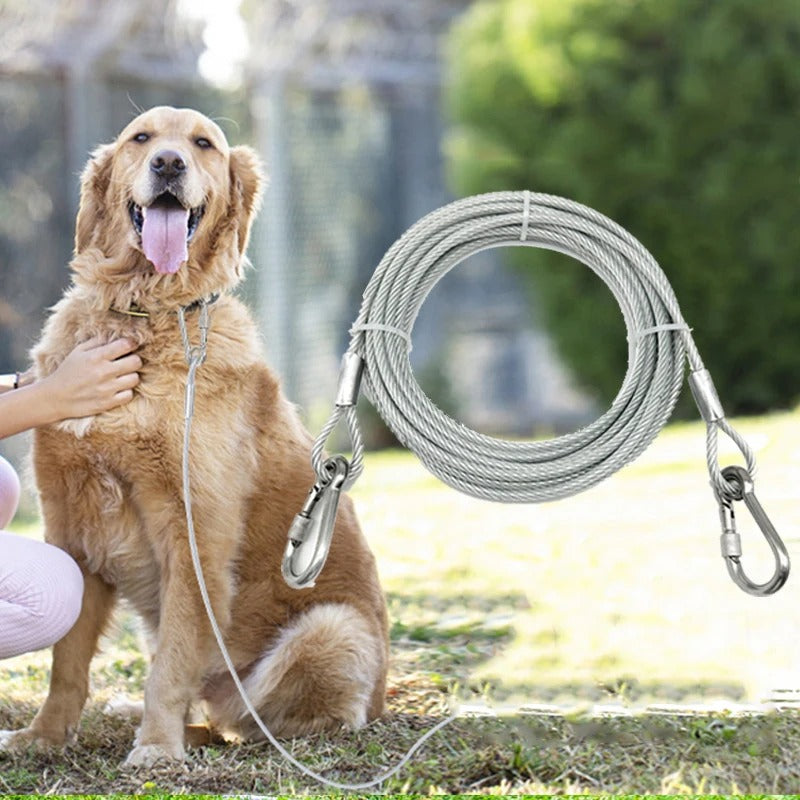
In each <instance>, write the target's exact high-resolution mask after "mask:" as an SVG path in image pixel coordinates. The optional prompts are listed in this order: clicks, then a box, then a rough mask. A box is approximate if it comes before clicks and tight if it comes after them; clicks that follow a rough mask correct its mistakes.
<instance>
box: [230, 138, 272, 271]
mask: <svg viewBox="0 0 800 800" xmlns="http://www.w3.org/2000/svg"><path fill="white" fill-rule="evenodd" d="M230 165H231V167H230V168H231V210H232V212H233V214H234V215H235V216H236V219H237V222H238V226H237V228H238V230H237V234H238V237H239V253H240V254H241V255H244V252H245V250H246V249H247V240H248V239H249V238H250V226H251V225H252V223H253V219H254V218H255V215H256V212H257V211H258V209H259V208H260V206H261V192H262V190H263V188H264V166H263V164H262V162H261V159H260V158H259V156H258V154H257V153H256V151H255V150H253V149H252V148H250V147H247V146H246V145H239V146H237V147H232V148H231V156H230Z"/></svg>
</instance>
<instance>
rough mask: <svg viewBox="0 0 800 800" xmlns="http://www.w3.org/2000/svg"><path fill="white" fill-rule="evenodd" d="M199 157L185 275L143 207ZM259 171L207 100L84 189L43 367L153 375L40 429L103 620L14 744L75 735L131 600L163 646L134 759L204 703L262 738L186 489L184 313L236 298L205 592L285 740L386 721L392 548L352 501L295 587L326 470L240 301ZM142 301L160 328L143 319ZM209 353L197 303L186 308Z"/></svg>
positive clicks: (211, 491)
mask: <svg viewBox="0 0 800 800" xmlns="http://www.w3.org/2000/svg"><path fill="white" fill-rule="evenodd" d="M165 149H166V151H167V152H169V153H172V152H173V151H174V152H177V153H179V154H180V156H181V158H182V159H183V162H184V164H185V169H184V170H182V172H181V174H180V175H179V176H177V177H175V179H174V180H172V179H170V180H171V182H170V183H169V185H168V186H167V187H166V188H167V189H168V190H169V191H170V192H172V193H173V194H175V195H176V196H177V197H178V199H179V200H180V201H181V204H182V205H183V206H185V207H186V208H195V207H202V209H203V214H202V218H201V219H200V222H199V225H198V227H197V229H196V232H195V233H194V235H193V237H192V238H191V241H190V243H189V251H188V252H189V258H188V261H187V262H186V263H184V264H183V265H182V266H181V267H180V268H179V269H178V271H177V272H176V273H174V274H161V273H158V272H157V271H156V270H155V269H154V268H153V265H152V264H151V263H150V262H149V261H148V260H147V259H146V258H145V256H144V253H143V250H142V240H141V238H140V236H139V233H138V232H137V229H136V226H135V225H134V222H133V218H132V213H133V212H132V209H133V208H134V207H135V206H134V205H133V204H136V206H139V207H147V206H148V204H149V203H151V202H152V201H153V199H154V198H155V197H156V196H157V195H158V193H159V191H161V190H162V189H163V188H164V182H163V181H161V183H160V184H159V180H160V179H159V178H158V176H156V175H155V174H154V170H153V166H152V163H153V159H154V156H155V155H157V154H158V153H159V152H164V151H165ZM261 185H262V177H261V168H260V164H259V161H258V158H257V157H256V155H255V154H254V153H253V152H252V151H251V150H249V149H248V148H245V147H234V148H229V146H228V144H227V142H226V141H225V137H224V135H223V133H222V131H221V130H220V129H219V128H218V127H217V126H216V125H215V124H214V123H213V122H211V121H210V120H208V119H207V118H206V117H204V116H202V115H200V114H198V113H196V112H194V111H191V110H187V109H173V108H167V107H160V108H155V109H151V110H150V111H148V112H146V113H144V114H143V115H141V116H140V117H138V118H137V119H136V120H134V121H133V122H132V123H131V124H130V125H129V126H128V127H127V128H126V129H125V130H124V131H123V132H122V133H121V134H120V136H119V138H118V139H117V140H116V142H114V143H113V144H110V145H105V146H102V147H100V148H99V149H98V150H97V151H96V152H95V153H94V154H93V157H92V159H91V161H90V162H89V164H88V166H87V168H86V170H85V172H84V174H83V178H82V189H81V205H80V211H79V214H78V220H77V230H76V243H75V257H74V259H73V261H72V265H71V266H72V270H73V276H74V281H73V285H72V286H71V287H70V288H69V289H68V291H67V292H66V294H65V296H64V297H63V298H62V299H61V301H60V302H59V303H58V304H57V305H56V306H55V308H54V310H53V314H52V316H51V317H50V318H49V320H48V322H47V324H46V327H45V329H44V332H43V335H42V338H41V341H40V342H39V344H38V345H37V346H36V348H35V349H34V356H35V360H36V363H37V365H38V371H39V374H40V375H47V374H50V373H51V372H53V370H54V369H55V368H56V367H57V366H58V365H59V363H60V362H61V361H62V360H63V359H64V357H65V356H66V355H67V354H68V353H69V352H70V351H71V349H72V348H73V347H74V346H75V345H76V344H78V343H79V342H83V341H86V340H87V339H89V338H91V337H95V336H101V337H103V338H104V339H105V340H111V339H114V338H117V337H121V336H125V337H128V338H130V339H132V340H134V341H136V342H137V343H138V344H139V350H138V352H139V354H140V355H141V357H142V359H143V362H144V365H143V367H142V369H141V371H140V375H141V382H140V384H139V386H138V387H137V389H136V391H135V396H134V399H133V400H132V401H131V402H130V403H128V404H126V405H124V406H120V407H118V408H116V409H114V410H112V411H110V412H106V413H104V414H100V415H98V416H95V417H91V418H84V419H80V420H68V421H66V422H62V423H60V424H56V425H53V426H49V427H46V428H43V429H40V430H38V431H37V432H36V435H35V444H34V465H35V472H36V479H37V484H38V488H39V492H40V495H41V503H42V510H43V516H44V521H45V526H46V527H45V535H46V539H47V540H48V541H49V542H52V543H53V544H56V545H58V546H59V547H62V548H63V549H65V550H66V551H67V552H69V553H70V554H71V555H72V556H73V557H74V558H75V559H76V560H77V562H78V563H79V564H80V566H81V568H82V570H83V573H84V577H85V591H84V599H83V608H82V611H81V615H80V618H79V619H78V622H77V623H76V625H75V627H74V628H73V629H72V631H71V632H70V633H69V634H68V635H67V636H66V637H65V638H64V639H62V640H61V641H60V642H58V643H57V644H56V645H55V647H54V652H53V672H52V679H51V684H50V693H49V696H48V698H47V701H46V702H45V704H44V706H43V707H42V709H41V710H40V711H39V713H38V715H37V716H36V718H35V719H34V720H33V722H32V724H31V726H30V727H29V728H27V729H25V730H24V731H20V732H18V733H17V734H15V735H14V736H12V737H11V739H10V741H7V742H6V745H5V746H6V747H9V746H19V745H26V744H27V743H30V742H37V743H40V744H56V745H59V744H62V743H64V742H66V741H68V740H70V739H71V738H72V737H73V736H74V735H75V733H76V729H77V726H78V722H79V718H80V715H81V711H82V708H83V705H84V703H85V701H86V697H87V693H88V686H89V664H90V661H91V659H92V656H93V654H94V653H95V650H96V648H97V642H98V638H99V636H100V634H101V632H102V631H103V629H104V626H105V625H106V623H107V621H108V619H109V616H110V614H111V611H112V609H113V607H114V605H115V602H116V601H117V599H118V598H125V599H126V600H128V601H129V602H130V603H131V604H132V606H133V607H134V608H135V609H136V611H137V612H138V613H139V615H140V616H141V618H142V620H143V621H144V624H145V626H146V629H147V631H148V633H149V634H150V637H151V639H152V640H153V641H154V642H155V650H154V654H153V658H152V664H151V670H150V674H149V677H148V680H147V686H146V690H145V708H144V717H143V720H142V725H141V728H140V731H139V736H138V739H137V741H136V743H135V746H134V748H133V750H132V751H131V753H130V755H129V756H128V763H129V764H134V765H136V764H149V763H152V762H153V761H154V760H156V759H159V758H163V757H169V758H181V757H182V756H183V755H184V751H185V745H186V742H185V731H184V725H185V722H186V717H187V713H188V709H189V708H190V705H191V704H193V703H194V702H195V701H196V700H197V699H198V698H200V699H202V700H204V701H205V703H206V707H207V715H208V719H209V721H210V723H211V725H212V726H214V727H216V728H218V729H220V730H223V731H233V732H236V733H238V734H240V735H243V736H254V735H258V732H257V729H256V728H255V725H254V724H253V723H252V722H251V721H250V720H249V718H248V715H247V714H246V711H245V709H244V707H243V704H242V702H241V700H240V699H239V696H238V694H237V693H236V690H235V688H234V686H233V683H232V681H231V679H230V678H229V677H228V675H227V672H226V670H225V666H224V664H223V662H222V659H221V656H220V654H219V652H218V648H217V646H216V643H215V642H214V640H213V635H212V632H211V629H210V625H209V622H208V620H207V618H206V614H205V611H204V608H203V605H202V601H201V596H200V593H199V590H198V587H197V584H196V580H195V575H194V572H193V569H192V564H191V557H190V552H189V543H188V538H187V530H186V519H185V515H184V506H183V499H182V489H181V453H182V444H183V416H184V409H183V387H184V384H185V382H186V377H187V367H186V363H185V360H184V349H183V346H182V344H181V336H180V333H179V328H178V317H177V314H176V310H177V308H178V307H179V306H188V305H190V304H192V303H193V302H195V301H196V300H198V299H199V298H204V297H208V296H210V295H212V293H220V298H219V300H217V302H215V303H214V304H213V305H211V306H210V317H211V328H210V333H209V338H208V359H207V361H206V362H205V363H204V364H203V365H202V366H201V367H200V369H199V370H198V372H197V389H196V401H195V415H194V422H193V438H192V449H191V462H190V463H191V482H192V503H193V510H194V519H195V526H196V529H197V541H198V545H199V550H200V558H201V561H202V566H203V571H204V573H205V580H206V583H207V585H208V590H209V593H210V596H211V600H212V604H213V607H214V610H215V612H216V616H217V619H218V620H219V621H220V624H221V626H222V628H223V630H224V636H225V640H226V642H227V646H228V648H229V650H230V653H231V655H232V658H233V660H234V662H235V663H236V665H237V667H238V669H239V672H240V674H241V675H242V676H243V679H244V683H245V685H246V687H247V690H248V693H249V696H250V698H251V699H252V701H253V704H254V705H255V706H256V707H257V708H258V709H259V710H260V712H261V714H262V716H263V718H264V720H265V721H266V723H267V724H268V725H270V726H271V728H272V730H273V732H274V733H276V734H277V735H279V736H284V737H285V736H296V735H301V734H305V733H309V732H315V731H320V730H323V729H330V728H332V727H336V726H340V725H342V724H344V725H347V726H351V727H357V726H360V725H363V724H364V723H365V722H366V721H368V720H370V719H373V718H375V717H377V716H378V715H380V714H381V712H382V710H383V703H384V693H385V681H386V669H387V656H388V637H387V619H386V609H385V602H384V598H383V595H382V592H381V589H380V586H379V583H378V577H377V573H376V568H375V563H374V559H373V556H372V554H371V553H370V551H369V549H368V546H367V544H366V542H365V540H364V538H363V536H362V534H361V532H360V530H359V527H358V523H357V521H356V517H355V514H354V512H353V508H352V506H351V503H350V502H349V500H348V498H346V497H344V498H343V499H342V502H341V505H340V509H339V516H338V521H337V525H336V530H335V534H334V537H333V545H332V548H331V552H330V556H329V559H328V562H327V565H326V567H325V569H324V570H323V572H322V574H321V576H320V577H319V578H318V580H317V583H316V586H315V587H314V588H313V589H305V590H300V591H298V590H293V589H290V588H288V587H287V586H286V584H285V583H284V581H283V579H282V577H281V574H280V562H281V557H282V554H283V550H284V547H285V545H286V535H287V531H288V529H289V526H290V524H291V522H292V519H293V517H294V515H295V514H296V513H297V512H298V511H299V509H300V508H301V507H302V505H303V503H304V500H305V498H306V495H307V492H308V490H309V487H310V486H311V484H312V483H313V478H314V476H313V473H312V471H311V469H310V466H309V450H310V444H311V442H310V437H309V435H308V434H307V432H306V431H305V430H304V428H303V427H302V425H301V423H300V421H299V419H298V417H297V414H296V413H295V410H294V409H293V407H292V405H291V404H290V403H289V402H288V401H287V400H286V398H285V397H284V395H283V394H282V393H281V389H280V387H279V385H278V382H277V380H276V379H275V377H274V376H273V375H272V374H271V373H270V371H269V370H268V369H267V367H266V366H265V365H264V364H263V362H262V359H261V356H260V353H259V344H258V339H257V335H256V330H255V326H254V324H253V321H252V320H251V318H250V316H249V314H248V312H247V310H246V309H245V307H244V306H243V305H242V304H241V303H240V302H239V301H238V300H236V299H235V298H233V297H231V296H230V295H229V294H227V293H226V292H227V290H229V289H231V288H232V287H233V286H234V285H235V284H236V283H237V282H238V281H239V279H240V278H241V275H242V269H243V266H244V263H245V248H246V246H247V241H248V235H249V231H250V225H251V222H252V219H253V216H254V214H255V212H256V210H257V208H258V205H259V198H260V190H261ZM131 307H137V308H140V309H144V310H145V311H147V312H148V313H149V316H148V317H137V316H131V315H128V314H125V313H120V312H124V311H125V310H128V309H130V308H131ZM186 318H187V322H188V330H189V335H190V337H191V339H192V341H193V342H195V343H196V342H197V341H198V340H199V331H198V326H197V323H198V312H197V310H196V309H194V310H189V311H188V312H187V314H186Z"/></svg>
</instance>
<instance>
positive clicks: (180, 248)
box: [142, 206, 189, 273]
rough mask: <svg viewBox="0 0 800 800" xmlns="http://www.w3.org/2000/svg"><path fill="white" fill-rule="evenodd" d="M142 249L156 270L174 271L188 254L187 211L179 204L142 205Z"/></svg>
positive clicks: (163, 271)
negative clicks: (178, 205) (146, 206)
mask: <svg viewBox="0 0 800 800" xmlns="http://www.w3.org/2000/svg"><path fill="white" fill-rule="evenodd" d="M142 214H143V215H144V222H143V223H142V249H143V250H144V254H145V256H147V259H148V260H149V261H150V262H152V264H153V266H154V267H155V268H156V270H157V271H158V272H162V273H171V272H177V271H178V269H179V267H180V265H181V264H183V262H184V261H186V259H187V258H189V251H188V250H187V248H186V232H187V229H188V225H189V211H188V209H185V208H180V207H174V208H173V207H166V208H165V207H164V206H150V208H143V209H142Z"/></svg>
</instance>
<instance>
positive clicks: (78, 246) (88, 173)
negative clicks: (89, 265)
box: [75, 144, 114, 255]
mask: <svg viewBox="0 0 800 800" xmlns="http://www.w3.org/2000/svg"><path fill="white" fill-rule="evenodd" d="M113 155H114V145H113V144H103V145H100V147H98V148H97V149H96V150H95V151H94V153H92V157H91V158H90V159H89V162H88V163H87V164H86V167H85V168H84V170H83V174H82V175H81V200H80V206H79V207H78V221H77V224H76V225H75V254H76V255H77V254H78V253H80V252H81V251H82V250H85V249H86V248H87V247H88V246H89V245H90V244H91V243H92V238H93V236H94V232H95V229H96V228H98V227H100V226H101V225H103V218H104V217H105V195H106V190H107V189H108V183H109V180H110V178H111V159H112V156H113Z"/></svg>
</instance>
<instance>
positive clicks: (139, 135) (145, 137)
mask: <svg viewBox="0 0 800 800" xmlns="http://www.w3.org/2000/svg"><path fill="white" fill-rule="evenodd" d="M149 138H150V134H149V133H137V134H136V136H134V137H133V141H134V142H139V144H144V143H145V142H146V141H147V140H148V139H149Z"/></svg>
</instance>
